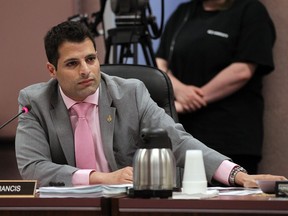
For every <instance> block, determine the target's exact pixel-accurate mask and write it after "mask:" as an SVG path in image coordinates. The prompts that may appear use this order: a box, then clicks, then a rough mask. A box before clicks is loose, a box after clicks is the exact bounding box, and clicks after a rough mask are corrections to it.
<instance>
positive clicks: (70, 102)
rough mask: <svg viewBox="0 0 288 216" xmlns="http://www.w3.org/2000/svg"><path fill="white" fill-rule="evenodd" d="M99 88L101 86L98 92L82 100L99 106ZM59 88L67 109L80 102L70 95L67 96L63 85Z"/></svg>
mask: <svg viewBox="0 0 288 216" xmlns="http://www.w3.org/2000/svg"><path fill="white" fill-rule="evenodd" d="M99 88H100V86H99V87H98V88H97V90H96V92H95V93H94V94H92V95H89V96H88V97H87V98H85V100H83V101H82V102H87V103H91V104H95V105H96V106H98V99H99ZM59 89H60V94H61V96H62V98H63V101H64V104H65V106H66V107H67V109H70V108H71V107H72V106H73V105H74V104H75V103H78V102H79V101H75V100H73V99H71V98H69V97H67V96H66V95H65V94H64V92H63V90H62V88H61V86H60V85H59Z"/></svg>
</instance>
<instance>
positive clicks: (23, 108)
mask: <svg viewBox="0 0 288 216" xmlns="http://www.w3.org/2000/svg"><path fill="white" fill-rule="evenodd" d="M31 108H32V107H31V106H30V105H29V104H28V105H26V106H23V107H22V110H21V112H19V113H18V114H17V115H16V116H14V117H13V118H11V119H10V120H8V121H7V122H5V123H4V124H3V125H1V126H0V129H2V128H3V127H5V126H6V125H7V124H9V123H10V122H11V121H13V120H14V119H15V118H17V117H18V116H20V115H21V114H23V113H28V112H29V111H30V110H31Z"/></svg>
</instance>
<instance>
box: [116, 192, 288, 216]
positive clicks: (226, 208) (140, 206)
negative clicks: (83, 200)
mask: <svg viewBox="0 0 288 216" xmlns="http://www.w3.org/2000/svg"><path fill="white" fill-rule="evenodd" d="M271 198H272V197H271V196H270V197H267V196H261V195H253V196H219V197H217V198H212V199H206V200H172V199H131V198H124V197H123V198H119V199H116V198H113V199H112V202H111V204H112V215H113V216H123V215H125V216H126V215H137V216H142V215H145V216H147V215H149V216H153V215H157V216H159V215H165V216H170V215H197V216H200V215H201V216H202V215H210V216H211V215H226V216H227V215H245V216H249V215H264V214H265V215H275V214H277V215H278V214H282V215H285V214H287V215H288V199H287V200H283V199H282V200H281V199H277V200H275V199H273V198H272V199H271Z"/></svg>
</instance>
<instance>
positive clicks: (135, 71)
mask: <svg viewBox="0 0 288 216" xmlns="http://www.w3.org/2000/svg"><path fill="white" fill-rule="evenodd" d="M100 69H101V71H102V72H104V73H106V74H108V75H112V76H119V77H122V78H125V79H128V78H136V79H139V80H141V81H142V82H143V83H144V84H145V86H146V88H147V89H148V91H149V93H150V95H151V98H152V99H153V100H154V101H155V102H156V103H157V104H158V106H159V107H162V108H163V109H164V110H165V112H166V113H167V114H168V115H170V116H171V117H172V118H173V119H174V120H175V122H178V116H177V112H176V109H175V104H174V93H173V87H172V83H171V81H170V79H169V77H168V76H167V74H166V73H164V72H162V71H161V70H159V69H158V68H154V67H151V66H147V65H134V64H104V65H101V67H100Z"/></svg>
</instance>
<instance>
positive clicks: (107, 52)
mask: <svg viewBox="0 0 288 216" xmlns="http://www.w3.org/2000/svg"><path fill="white" fill-rule="evenodd" d="M110 49H111V37H108V38H107V42H106V54H105V64H109V56H110Z"/></svg>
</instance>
